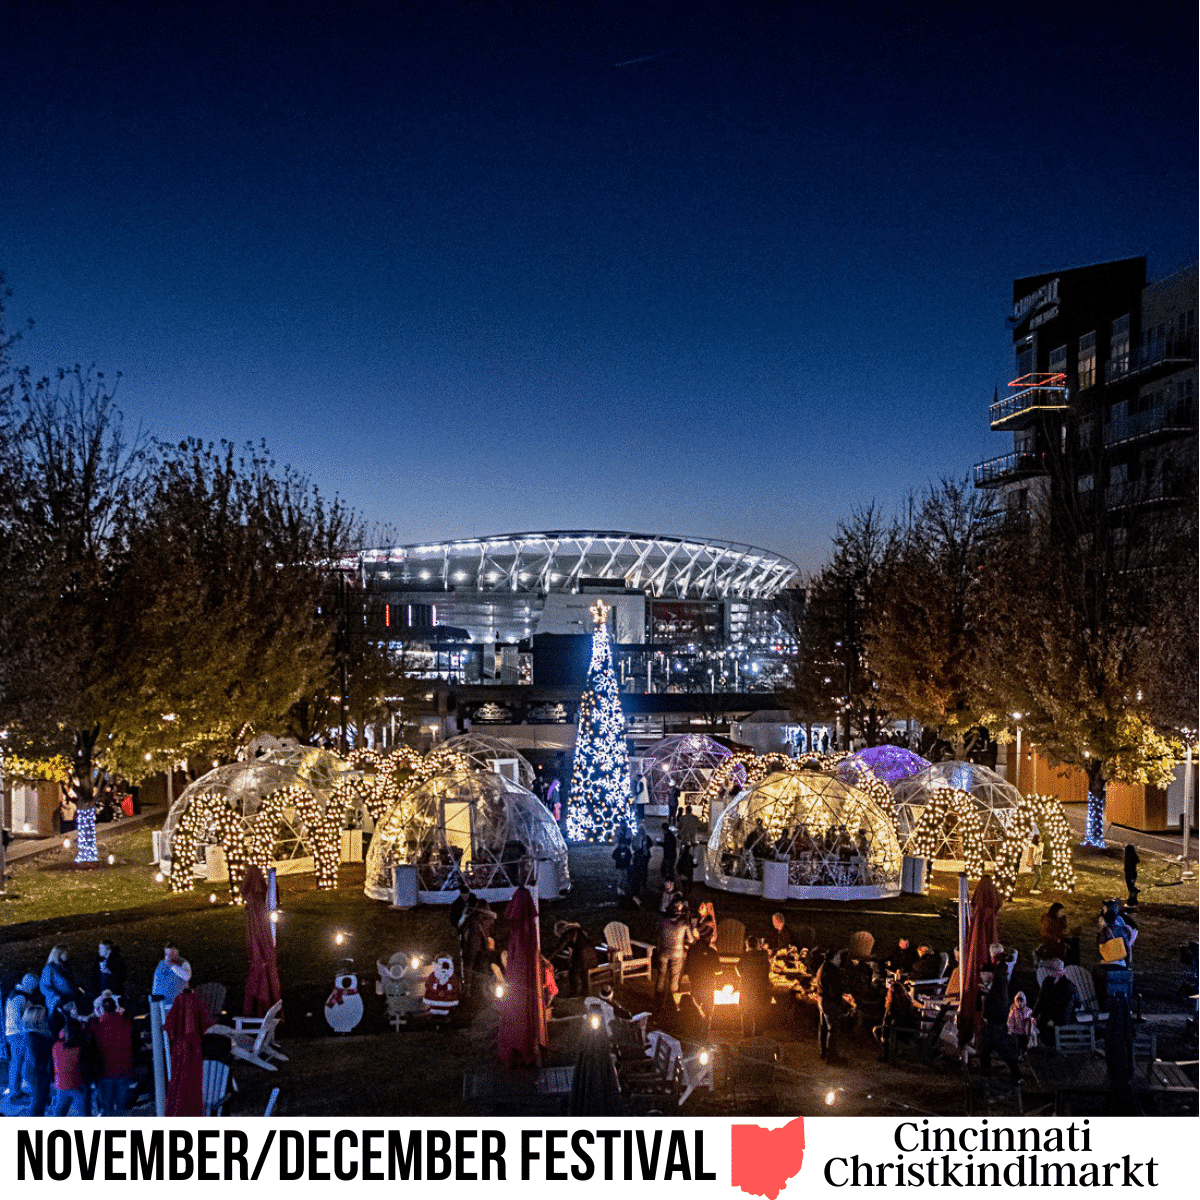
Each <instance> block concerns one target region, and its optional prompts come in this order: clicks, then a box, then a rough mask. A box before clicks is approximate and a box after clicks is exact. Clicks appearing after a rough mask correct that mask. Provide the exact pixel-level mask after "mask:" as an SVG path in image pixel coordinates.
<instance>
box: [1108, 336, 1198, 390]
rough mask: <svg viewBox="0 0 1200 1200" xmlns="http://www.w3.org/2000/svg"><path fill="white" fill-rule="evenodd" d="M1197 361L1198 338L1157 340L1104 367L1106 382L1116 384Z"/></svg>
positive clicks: (1113, 360) (1143, 344) (1144, 344)
mask: <svg viewBox="0 0 1200 1200" xmlns="http://www.w3.org/2000/svg"><path fill="white" fill-rule="evenodd" d="M1195 361H1196V337H1195V335H1192V336H1190V337H1173V338H1156V339H1155V340H1154V341H1152V342H1143V343H1142V345H1140V346H1138V347H1136V348H1135V349H1134V350H1131V351H1130V352H1129V353H1128V354H1123V355H1122V356H1121V357H1120V358H1114V359H1112V360H1111V361H1109V362H1107V363H1105V365H1104V382H1105V383H1115V382H1116V381H1117V380H1118V379H1126V378H1128V377H1129V376H1131V375H1140V374H1142V372H1144V371H1152V370H1154V368H1155V367H1161V366H1170V365H1174V364H1176V363H1178V364H1180V365H1183V364H1185V363H1192V362H1195Z"/></svg>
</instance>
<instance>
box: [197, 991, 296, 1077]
mask: <svg viewBox="0 0 1200 1200" xmlns="http://www.w3.org/2000/svg"><path fill="white" fill-rule="evenodd" d="M282 1008H283V1001H282V1000H276V1001H275V1003H274V1004H272V1005H271V1007H270V1008H269V1009H267V1012H266V1015H265V1016H262V1017H234V1019H233V1028H230V1027H229V1026H228V1025H214V1026H213V1027H212V1028H211V1029H209V1031H208V1032H209V1033H219V1034H220V1035H221V1036H222V1037H227V1038H228V1039H229V1042H230V1047H229V1052H230V1054H232V1055H233V1057H234V1058H240V1059H242V1060H243V1061H244V1062H248V1063H253V1064H254V1065H255V1066H256V1067H262V1069H263V1070H264V1071H277V1070H278V1069H279V1068H278V1067H276V1066H275V1064H274V1062H272V1061H271V1060H272V1059H278V1060H279V1061H280V1062H287V1060H288V1057H287V1055H286V1054H284V1053H283V1052H282V1051H281V1050H280V1049H279V1048H278V1047H277V1046H276V1045H275V1030H276V1028H277V1027H278V1025H279V1012H280V1010H281V1009H282Z"/></svg>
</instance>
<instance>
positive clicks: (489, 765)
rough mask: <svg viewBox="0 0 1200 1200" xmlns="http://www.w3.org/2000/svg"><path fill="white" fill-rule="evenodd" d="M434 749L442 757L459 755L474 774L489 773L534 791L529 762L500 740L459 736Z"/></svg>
mask: <svg viewBox="0 0 1200 1200" xmlns="http://www.w3.org/2000/svg"><path fill="white" fill-rule="evenodd" d="M437 749H438V750H439V751H442V752H443V753H451V754H461V755H462V756H463V758H465V759H466V760H467V765H468V766H469V767H470V768H471V770H473V771H492V772H494V773H495V774H497V775H503V776H505V777H506V778H507V779H511V780H512V781H513V783H519V784H520V785H521V786H522V787H524V788H531V787H533V768H532V767H531V766H530V765H529V760H528V759H527V758H526V757H525V756H524V755H523V754H522V753H521V752H520V751H519V750H518V749H517V748H516V746H514V745H513V744H512V742H506V741H505V740H504V739H503V738H498V737H490V736H489V735H487V734H485V733H460V734H459V735H458V736H457V737H452V738H449V739H448V740H446V741H444V742H441V743H440V744H439V745H438V747H437Z"/></svg>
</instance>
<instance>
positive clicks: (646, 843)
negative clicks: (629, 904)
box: [629, 826, 652, 900]
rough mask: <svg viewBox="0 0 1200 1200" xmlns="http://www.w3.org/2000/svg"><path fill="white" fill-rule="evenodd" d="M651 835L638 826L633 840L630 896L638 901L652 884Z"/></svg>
mask: <svg viewBox="0 0 1200 1200" xmlns="http://www.w3.org/2000/svg"><path fill="white" fill-rule="evenodd" d="M651 845H652V843H651V841H650V835H649V834H648V833H647V832H646V831H645V830H644V829H643V828H642V827H641V826H638V831H637V833H636V834H635V835H634V838H633V856H632V858H631V860H630V866H629V894H630V895H631V896H633V897H634V899H635V900H636V899H637V897H638V896H640V895H641V894H642V892H644V891H645V890H646V885H647V884H648V883H649V882H650V847H651Z"/></svg>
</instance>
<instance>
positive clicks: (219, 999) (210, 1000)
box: [192, 983, 228, 1024]
mask: <svg viewBox="0 0 1200 1200" xmlns="http://www.w3.org/2000/svg"><path fill="white" fill-rule="evenodd" d="M227 990H228V989H227V988H226V987H225V985H224V984H223V983H202V984H201V985H200V986H199V987H198V988H193V989H192V991H194V992H195V993H196V995H197V996H199V997H200V1003H201V1004H202V1005H203V1006H204V1011H205V1012H206V1013H208V1020H209V1023H210V1024H211V1023H213V1022H215V1021H217V1020H218V1019H219V1018H220V1016H221V1014H222V1011H223V1009H224V1008H225V994H226V992H227Z"/></svg>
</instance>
